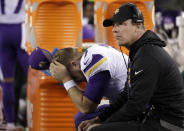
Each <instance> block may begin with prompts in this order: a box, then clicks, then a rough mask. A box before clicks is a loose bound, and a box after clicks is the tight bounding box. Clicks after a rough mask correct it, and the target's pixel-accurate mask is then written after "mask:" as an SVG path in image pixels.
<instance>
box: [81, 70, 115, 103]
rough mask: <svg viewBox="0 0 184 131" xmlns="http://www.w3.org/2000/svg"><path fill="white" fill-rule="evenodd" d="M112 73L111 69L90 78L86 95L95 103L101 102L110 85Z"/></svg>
mask: <svg viewBox="0 0 184 131" xmlns="http://www.w3.org/2000/svg"><path fill="white" fill-rule="evenodd" d="M110 78H111V75H110V72H109V71H102V72H99V73H97V74H95V75H94V76H92V77H90V78H89V82H88V84H87V87H86V89H85V93H84V96H86V97H87V98H88V99H90V100H91V101H93V102H95V103H98V104H99V103H100V101H101V99H102V97H103V96H104V93H105V90H106V89H107V86H108V85H109V81H110Z"/></svg>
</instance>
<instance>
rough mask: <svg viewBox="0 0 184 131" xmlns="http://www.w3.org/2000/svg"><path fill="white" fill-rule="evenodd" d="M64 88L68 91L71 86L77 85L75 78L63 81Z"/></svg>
mask: <svg viewBox="0 0 184 131" xmlns="http://www.w3.org/2000/svg"><path fill="white" fill-rule="evenodd" d="M63 86H64V88H65V89H66V90H67V91H68V90H69V89H70V88H72V87H75V86H77V84H76V83H75V81H74V80H69V81H66V82H63Z"/></svg>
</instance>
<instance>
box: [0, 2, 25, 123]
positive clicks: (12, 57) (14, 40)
mask: <svg viewBox="0 0 184 131" xmlns="http://www.w3.org/2000/svg"><path fill="white" fill-rule="evenodd" d="M24 6H25V1H24V0H0V80H1V81H2V80H5V79H6V78H14V73H15V61H16V59H17V60H18V61H19V63H20V64H21V66H22V69H23V70H24V72H25V75H26V76H27V69H28V54H27V53H26V51H25V49H23V47H24V46H23V45H24V43H25V41H24V19H25V10H24ZM1 86H2V88H3V104H4V111H5V118H6V121H7V122H8V123H14V122H15V118H14V117H15V112H14V101H15V98H14V89H13V87H14V83H12V82H3V81H2V82H1Z"/></svg>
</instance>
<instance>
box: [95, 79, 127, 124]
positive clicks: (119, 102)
mask: <svg viewBox="0 0 184 131" xmlns="http://www.w3.org/2000/svg"><path fill="white" fill-rule="evenodd" d="M126 83H127V82H126ZM126 85H127V84H125V88H124V90H123V91H122V92H121V93H120V94H119V95H118V96H117V98H116V101H115V102H114V103H111V104H110V106H109V108H105V109H104V111H103V112H102V113H101V114H100V115H99V116H98V117H99V118H100V120H101V121H105V120H106V119H107V118H108V117H110V116H111V115H112V114H113V113H114V112H116V111H117V110H118V109H120V108H121V107H122V106H123V105H124V104H125V103H126V101H127V98H128V97H127V86H126Z"/></svg>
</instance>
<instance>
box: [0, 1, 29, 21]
mask: <svg viewBox="0 0 184 131" xmlns="http://www.w3.org/2000/svg"><path fill="white" fill-rule="evenodd" d="M24 21H25V0H0V23H4V24H17V23H23V22H24Z"/></svg>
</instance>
